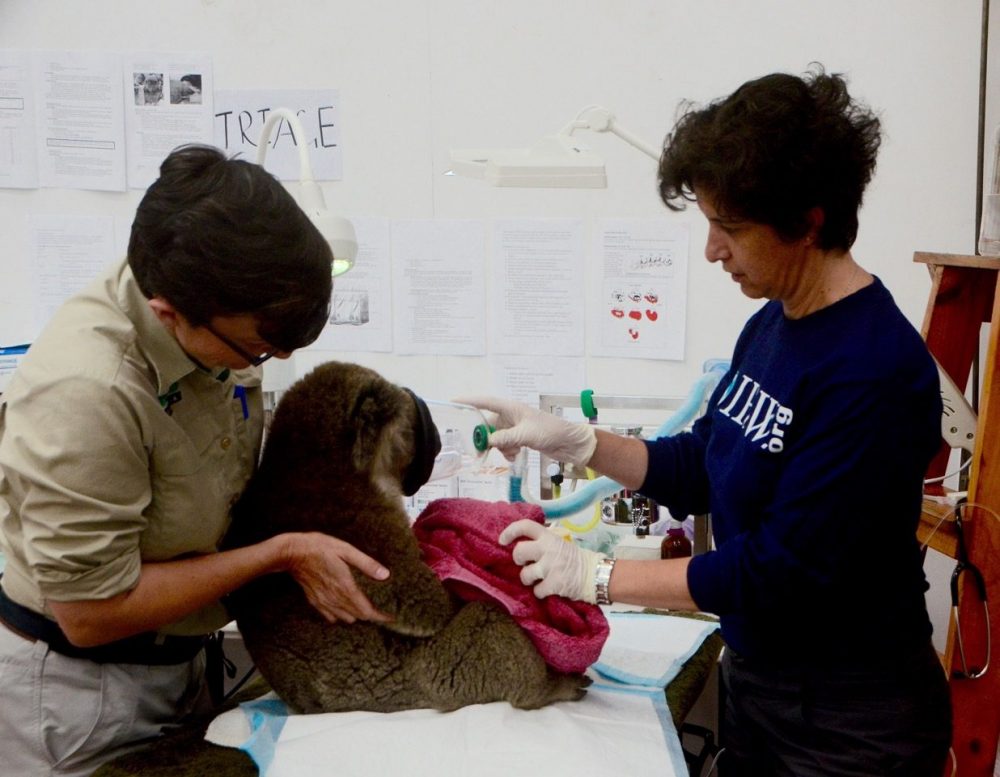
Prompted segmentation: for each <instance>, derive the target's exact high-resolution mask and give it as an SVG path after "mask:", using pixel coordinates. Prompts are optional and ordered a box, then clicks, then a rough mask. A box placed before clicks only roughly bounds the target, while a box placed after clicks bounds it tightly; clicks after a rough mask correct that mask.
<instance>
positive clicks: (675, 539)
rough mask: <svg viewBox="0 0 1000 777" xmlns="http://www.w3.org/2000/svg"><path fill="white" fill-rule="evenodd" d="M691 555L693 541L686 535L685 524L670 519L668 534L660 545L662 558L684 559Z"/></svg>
mask: <svg viewBox="0 0 1000 777" xmlns="http://www.w3.org/2000/svg"><path fill="white" fill-rule="evenodd" d="M690 555H691V540H689V539H688V538H687V537H686V536H685V534H684V524H682V523H681V522H680V521H675V520H674V519H673V518H671V519H670V524H669V528H668V529H667V534H666V536H665V537H664V538H663V542H661V543H660V558H684V557H685V556H690Z"/></svg>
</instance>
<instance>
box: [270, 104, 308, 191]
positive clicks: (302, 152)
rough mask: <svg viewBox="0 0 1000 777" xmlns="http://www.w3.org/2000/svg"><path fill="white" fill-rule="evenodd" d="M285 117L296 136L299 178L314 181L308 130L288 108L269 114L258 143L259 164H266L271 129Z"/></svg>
mask: <svg viewBox="0 0 1000 777" xmlns="http://www.w3.org/2000/svg"><path fill="white" fill-rule="evenodd" d="M282 119H284V120H285V121H287V122H288V126H289V127H290V128H291V130H292V137H294V138H295V145H296V147H297V148H298V150H299V180H300V181H302V182H305V181H312V180H313V174H312V166H311V165H310V164H309V152H308V151H307V150H306V131H305V130H304V129H303V127H302V122H301V121H300V120H299V117H298V116H297V115H296V114H295V113H294V112H292V111H290V110H289V109H288V108H274V109H272V110H271V112H270V113H269V114H268V116H267V120H266V121H265V122H264V127H263V129H261V131H260V140H259V141H258V143H257V164H258V165H260V166H261V167H263V166H264V157H265V156H267V149H268V145H267V144H268V142H269V141H270V140H271V131H272V130H273V129H274V127H275V125H277V123H278V122H279V121H281V120H282Z"/></svg>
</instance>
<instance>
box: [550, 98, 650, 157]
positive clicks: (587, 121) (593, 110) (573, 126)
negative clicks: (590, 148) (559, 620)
mask: <svg viewBox="0 0 1000 777" xmlns="http://www.w3.org/2000/svg"><path fill="white" fill-rule="evenodd" d="M578 129H589V130H592V131H593V132H610V133H612V134H614V135H617V136H618V137H620V138H621V139H622V140H624V141H625V142H626V143H628V144H629V145H630V146H632V147H633V148H637V149H639V151H642V152H643V153H644V154H646V155H648V156H650V157H652V158H653V159H655V160H656V161H659V160H660V151H661V150H660V149H657V148H654V147H653V146H651V145H649V144H648V143H646V142H645V141H644V140H642V139H641V138H639V137H637V136H636V135H633V134H632V133H631V132H629V131H628V130H627V129H625V128H624V127H622V126H621V125H620V124H619V123H618V122H617V120H616V119H615V116H614V114H613V113H611V111H609V110H608V109H607V108H604V107H602V106H600V105H589V106H587V107H586V108H584V109H583V110H582V111H580V113H579V114H577V117H576V118H575V119H573V121H571V122H570V123H569V124H567V125H566V126H565V127H563V129H562V130H561V131H560V132H559V134H560V135H572V134H573V132H574V131H575V130H578Z"/></svg>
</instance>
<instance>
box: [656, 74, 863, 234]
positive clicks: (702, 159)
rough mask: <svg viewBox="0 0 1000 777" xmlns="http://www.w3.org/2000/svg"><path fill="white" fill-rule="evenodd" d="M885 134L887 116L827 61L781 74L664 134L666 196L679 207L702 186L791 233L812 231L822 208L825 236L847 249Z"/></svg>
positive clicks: (688, 114) (743, 214)
mask: <svg viewBox="0 0 1000 777" xmlns="http://www.w3.org/2000/svg"><path fill="white" fill-rule="evenodd" d="M880 142H881V136H880V124H879V119H878V117H877V116H876V115H875V114H874V113H873V112H872V111H871V110H869V109H868V108H867V107H866V106H864V105H861V104H859V103H858V102H856V101H855V100H853V99H852V98H851V96H850V95H849V94H848V93H847V84H846V82H845V80H844V78H843V77H842V76H840V75H839V74H829V75H828V74H826V73H825V72H824V70H823V68H822V66H819V65H814V66H813V68H812V70H811V72H809V73H807V74H806V75H805V76H804V77H801V78H800V77H798V76H794V75H788V74H785V73H773V74H771V75H767V76H764V77H762V78H758V79H756V80H754V81H748V82H747V83H745V84H743V86H741V87H740V88H739V89H737V90H736V91H735V92H733V94H731V95H730V96H728V97H725V98H722V99H719V100H716V101H714V102H712V103H710V104H709V105H708V106H707V107H705V108H703V109H701V110H696V109H694V108H692V107H691V106H690V105H688V106H685V107H684V108H683V109H682V115H681V117H680V119H679V120H678V122H677V124H676V126H675V127H674V129H673V131H672V132H671V134H670V135H668V136H667V139H666V140H665V141H664V148H663V155H662V156H661V157H660V169H659V185H660V196H661V197H662V199H663V202H664V203H665V204H666V206H667V207H668V208H670V209H671V210H675V211H678V210H683V209H684V208H685V207H686V205H687V202H694V201H695V200H696V199H697V198H696V196H695V190H699V191H701V192H702V193H703V194H706V195H709V196H711V198H712V201H713V205H714V206H715V207H716V209H717V210H718V211H719V212H720V213H721V214H724V215H726V216H728V217H730V218H740V219H746V220H749V221H755V222H758V223H763V224H768V225H770V226H771V227H773V228H774V229H775V230H776V231H777V233H778V234H779V235H780V236H781V237H783V238H784V239H786V240H795V239H798V238H801V237H802V236H804V235H805V234H806V233H807V232H808V230H809V226H810V225H809V221H808V213H809V211H810V210H811V209H812V208H814V207H818V208H821V209H822V211H823V214H824V221H823V224H822V226H821V228H820V229H819V233H818V235H817V245H818V246H819V247H820V248H822V249H825V250H834V249H842V250H845V251H846V250H847V249H849V248H850V247H851V246H852V245H853V244H854V240H855V238H856V237H857V233H858V209H859V208H860V207H861V198H862V194H863V193H864V190H865V187H866V186H867V185H868V182H869V181H870V180H871V177H872V174H873V173H874V171H875V157H876V155H877V154H878V148H879V144H880Z"/></svg>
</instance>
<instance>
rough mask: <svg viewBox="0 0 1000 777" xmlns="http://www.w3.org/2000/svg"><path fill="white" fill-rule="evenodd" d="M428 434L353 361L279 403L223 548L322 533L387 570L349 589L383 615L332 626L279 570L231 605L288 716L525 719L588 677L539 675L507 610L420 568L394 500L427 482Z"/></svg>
mask: <svg viewBox="0 0 1000 777" xmlns="http://www.w3.org/2000/svg"><path fill="white" fill-rule="evenodd" d="M428 427H429V428H428ZM436 435H437V433H436V431H435V430H434V427H433V424H432V423H431V422H430V417H429V414H428V413H427V409H426V405H424V404H423V402H422V401H421V400H420V399H419V398H417V397H416V396H415V395H413V394H412V393H410V392H409V391H408V390H406V389H403V388H401V387H399V386H396V385H394V384H392V383H390V382H389V381H387V380H386V379H384V378H383V377H381V376H380V375H379V374H378V373H376V372H374V371H372V370H370V369H367V368H365V367H361V366H359V365H356V364H348V363H341V362H328V363H325V364H322V365H320V366H319V367H317V368H316V369H315V370H313V371H312V372H311V373H310V374H309V375H307V376H306V377H305V378H302V379H301V380H299V381H298V382H297V383H296V384H294V385H293V386H292V387H291V388H290V389H289V390H288V391H287V392H286V394H285V395H284V396H283V398H282V400H281V402H280V403H279V405H278V407H277V409H276V411H275V414H274V418H273V420H272V423H271V426H270V429H269V432H268V436H267V440H266V443H265V446H264V452H263V456H262V458H261V462H260V466H259V468H258V470H257V472H256V473H255V474H254V476H253V477H252V478H251V480H250V483H249V484H248V486H247V489H246V490H245V492H244V494H243V495H242V496H241V498H240V499H239V500H238V502H237V503H236V505H235V506H234V509H233V521H232V524H231V526H230V529H229V531H228V533H227V535H226V538H225V540H224V542H223V545H224V547H239V546H244V545H248V544H252V543H256V542H260V541H262V540H264V539H266V538H268V537H271V536H273V535H276V534H279V533H283V532H312V531H317V532H325V533H327V534H331V535H333V536H335V537H337V538H339V539H341V540H344V541H346V542H349V543H351V544H352V545H354V546H356V547H357V548H359V549H360V550H362V551H364V552H365V553H367V554H369V555H370V556H372V557H374V558H376V559H378V560H379V561H380V562H381V563H382V564H383V565H384V566H385V567H387V568H388V569H389V570H390V572H391V574H390V577H389V578H388V580H385V581H376V580H373V579H371V578H369V577H368V576H366V575H364V574H362V573H360V572H355V579H356V580H357V583H358V585H359V587H360V588H361V590H362V591H364V593H365V594H366V595H367V596H368V598H369V599H370V600H371V602H372V604H373V605H374V606H375V607H376V608H377V609H379V610H381V611H382V612H385V613H387V614H389V615H391V616H394V620H393V621H392V622H391V623H373V622H363V621H358V622H356V623H351V624H348V623H343V622H338V623H330V622H328V621H326V620H325V619H324V618H323V617H322V616H321V615H320V614H319V613H318V612H317V611H316V610H315V609H314V608H313V607H312V606H311V605H310V604H309V602H308V601H307V600H306V597H305V595H304V594H303V592H302V589H301V588H300V587H299V585H298V584H297V583H296V582H295V580H293V579H292V577H291V576H289V575H287V574H272V575H267V576H264V577H261V578H259V579H257V580H255V581H253V582H251V583H250V584H248V585H246V586H245V587H243V588H241V589H240V590H238V591H237V592H235V593H234V594H233V595H231V597H230V600H229V602H228V604H229V606H230V609H231V612H232V613H233V614H234V615H235V618H236V622H237V625H238V626H239V630H240V632H241V633H242V635H243V638H244V641H245V644H246V647H247V650H248V652H249V653H250V656H251V657H252V658H253V660H254V662H255V663H256V665H257V668H258V669H259V670H260V672H261V674H262V675H263V676H264V678H265V679H266V680H267V681H268V682H269V683H270V685H271V687H272V689H273V690H274V691H275V692H276V693H277V694H278V695H279V696H280V697H281V698H282V700H283V701H285V703H286V704H288V705H289V706H290V707H291V708H292V709H294V710H295V711H297V712H302V713H313V712H335V711H348V710H369V711H375V712H393V711H397V710H405V709H416V708H433V709H438V710H442V711H446V710H453V709H457V708H459V707H462V706H465V705H470V704H480V703H486V702H493V701H507V702H509V703H510V704H511V705H512V706H514V707H518V708H522V709H535V708H538V707H542V706H544V705H546V704H549V703H551V702H556V701H565V700H577V699H580V698H582V697H583V695H584V693H585V691H584V688H585V687H586V686H587V685H588V684H589V682H590V680H589V679H588V678H586V677H585V676H584V675H580V674H562V673H559V672H556V671H555V670H553V669H552V668H550V667H549V666H548V665H547V664H546V663H545V661H544V660H543V659H542V657H541V656H540V655H539V653H538V651H537V649H536V648H535V646H534V645H533V644H532V642H531V641H530V639H529V638H528V636H527V635H526V634H525V633H524V631H523V630H522V628H521V627H520V626H518V625H517V623H516V622H515V621H514V620H513V619H512V618H511V617H510V615H509V614H507V613H506V612H505V611H503V610H501V609H500V608H499V607H497V606H495V605H493V604H491V603H484V602H463V601H460V600H458V599H456V598H453V596H452V595H451V594H450V593H449V592H448V591H447V590H446V589H445V588H444V586H443V585H442V583H441V581H440V580H439V579H438V578H437V577H436V576H435V574H434V573H433V572H432V571H431V569H430V568H429V567H428V566H427V565H426V564H425V563H424V562H423V561H422V560H421V555H420V548H419V545H418V543H417V540H416V538H415V536H414V534H413V531H412V529H411V527H410V522H409V518H408V516H407V514H406V511H405V510H404V508H403V502H402V496H403V494H404V493H413V492H414V491H416V489H417V488H419V487H420V485H422V484H423V483H424V482H425V481H426V480H427V477H428V476H429V474H430V471H431V465H432V464H433V458H434V456H435V455H436V453H437V451H438V450H439V447H440V446H439V444H438V443H437V442H436V441H437V436H436ZM404 484H405V485H404Z"/></svg>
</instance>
